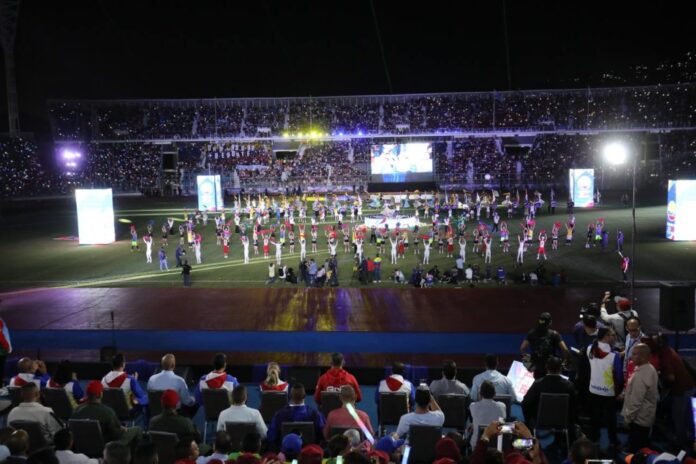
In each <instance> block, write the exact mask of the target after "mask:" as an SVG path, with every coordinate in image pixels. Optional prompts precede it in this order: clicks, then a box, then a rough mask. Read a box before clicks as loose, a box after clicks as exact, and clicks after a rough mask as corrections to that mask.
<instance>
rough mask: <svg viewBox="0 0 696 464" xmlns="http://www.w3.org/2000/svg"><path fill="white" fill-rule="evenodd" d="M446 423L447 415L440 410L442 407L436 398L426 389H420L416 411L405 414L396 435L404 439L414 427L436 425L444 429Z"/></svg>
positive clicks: (400, 420)
mask: <svg viewBox="0 0 696 464" xmlns="http://www.w3.org/2000/svg"><path fill="white" fill-rule="evenodd" d="M444 423H445V414H444V413H443V412H442V410H440V405H439V404H437V401H435V396H434V395H432V394H431V392H430V390H428V389H427V388H426V387H418V389H417V390H416V410H415V411H414V412H409V413H408V414H404V415H403V416H401V418H400V419H399V425H398V427H397V428H396V434H397V435H398V436H399V437H401V438H403V437H405V436H406V435H408V431H409V430H410V428H411V426H412V425H435V426H437V427H442V424H444Z"/></svg>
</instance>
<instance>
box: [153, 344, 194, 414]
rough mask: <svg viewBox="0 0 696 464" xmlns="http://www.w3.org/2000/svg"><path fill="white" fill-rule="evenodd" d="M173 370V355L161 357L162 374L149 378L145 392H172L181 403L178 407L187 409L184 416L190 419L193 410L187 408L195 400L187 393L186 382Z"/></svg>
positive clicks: (192, 404)
mask: <svg viewBox="0 0 696 464" xmlns="http://www.w3.org/2000/svg"><path fill="white" fill-rule="evenodd" d="M175 368H176V357H175V356H174V355H173V354H171V353H167V354H165V355H164V356H162V372H160V373H159V374H155V375H153V376H152V377H150V380H148V381H147V391H164V390H174V391H175V392H176V393H177V394H178V395H179V400H180V401H181V403H180V405H179V406H185V407H187V411H186V414H185V415H187V416H189V417H190V416H192V415H195V409H194V410H193V411H189V410H188V408H190V407H192V406H194V405H195V404H196V398H195V397H194V396H193V395H191V392H189V389H188V385H186V381H185V380H184V379H183V378H182V377H179V376H178V375H176V374H175V373H174V369H175ZM189 413H191V414H189Z"/></svg>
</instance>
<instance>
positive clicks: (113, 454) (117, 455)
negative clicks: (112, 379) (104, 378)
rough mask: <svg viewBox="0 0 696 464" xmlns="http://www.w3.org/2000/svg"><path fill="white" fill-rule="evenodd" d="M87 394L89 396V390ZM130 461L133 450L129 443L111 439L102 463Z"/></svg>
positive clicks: (117, 463)
mask: <svg viewBox="0 0 696 464" xmlns="http://www.w3.org/2000/svg"><path fill="white" fill-rule="evenodd" d="M88 390H89V388H88ZM87 395H88V396H89V391H88V392H87ZM130 462H131V452H130V447H129V446H128V445H126V444H124V443H122V442H120V441H111V442H109V443H107V444H106V446H105V447H104V455H103V460H102V464H130Z"/></svg>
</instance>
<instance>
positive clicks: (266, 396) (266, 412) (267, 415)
mask: <svg viewBox="0 0 696 464" xmlns="http://www.w3.org/2000/svg"><path fill="white" fill-rule="evenodd" d="M287 404H288V394H287V393H286V392H274V391H271V392H261V406H260V407H259V411H261V417H263V421H264V422H265V423H267V424H270V423H271V420H273V416H274V415H275V413H276V412H278V410H280V409H283V408H284V407H285V406H286V405H287Z"/></svg>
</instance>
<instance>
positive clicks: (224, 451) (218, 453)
mask: <svg viewBox="0 0 696 464" xmlns="http://www.w3.org/2000/svg"><path fill="white" fill-rule="evenodd" d="M231 452H232V440H230V436H229V435H228V434H227V432H225V431H224V430H218V432H217V433H216V434H215V444H214V445H213V453H212V454H211V455H210V456H199V457H198V459H196V464H207V463H208V462H209V461H212V460H214V459H217V460H219V461H220V462H222V463H225V462H227V459H228V457H229V455H230V453H231Z"/></svg>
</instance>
